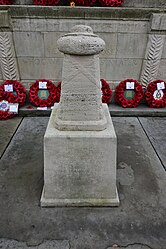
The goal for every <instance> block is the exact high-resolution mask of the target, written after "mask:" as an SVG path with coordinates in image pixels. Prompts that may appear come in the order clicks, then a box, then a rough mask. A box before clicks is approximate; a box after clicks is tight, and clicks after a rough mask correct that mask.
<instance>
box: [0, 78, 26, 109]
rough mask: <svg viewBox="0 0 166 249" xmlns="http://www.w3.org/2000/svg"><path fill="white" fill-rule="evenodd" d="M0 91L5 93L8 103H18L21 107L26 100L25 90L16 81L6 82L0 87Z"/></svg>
mask: <svg viewBox="0 0 166 249" xmlns="http://www.w3.org/2000/svg"><path fill="white" fill-rule="evenodd" d="M0 91H4V92H6V95H8V101H9V102H10V103H18V104H19V106H22V105H23V104H24V103H25V100H26V89H25V87H24V86H23V85H22V84H21V83H20V82H19V81H17V80H6V81H5V82H4V83H2V84H1V85H0Z"/></svg>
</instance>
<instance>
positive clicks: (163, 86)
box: [157, 82, 165, 90]
mask: <svg viewBox="0 0 166 249" xmlns="http://www.w3.org/2000/svg"><path fill="white" fill-rule="evenodd" d="M163 89H165V84H164V82H159V83H157V90H163Z"/></svg>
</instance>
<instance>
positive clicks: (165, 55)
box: [161, 36, 166, 59]
mask: <svg viewBox="0 0 166 249" xmlns="http://www.w3.org/2000/svg"><path fill="white" fill-rule="evenodd" d="M161 59H166V36H165V40H164V45H163V52H162V55H161Z"/></svg>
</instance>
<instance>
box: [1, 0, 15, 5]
mask: <svg viewBox="0 0 166 249" xmlns="http://www.w3.org/2000/svg"><path fill="white" fill-rule="evenodd" d="M12 3H13V0H0V5H9V4H12Z"/></svg>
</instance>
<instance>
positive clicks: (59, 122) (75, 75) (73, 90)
mask: <svg viewBox="0 0 166 249" xmlns="http://www.w3.org/2000/svg"><path fill="white" fill-rule="evenodd" d="M57 43H58V48H59V50H60V51H61V52H63V53H64V61H63V71H62V82H63V83H62V90H61V92H62V93H61V101H60V104H59V106H58V109H57V116H56V120H55V123H56V127H57V128H58V129H60V130H103V129H105V128H106V122H107V121H106V119H105V115H104V112H103V108H102V103H101V95H100V92H101V89H100V65H99V53H100V52H101V51H102V50H103V49H104V46H105V43H104V41H103V40H102V39H101V38H99V37H98V36H97V35H95V34H93V31H92V29H91V28H90V27H88V26H83V25H79V26H75V27H74V28H73V29H72V31H71V33H69V34H67V35H64V36H63V37H61V38H60V39H59V40H58V42H57Z"/></svg>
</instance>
